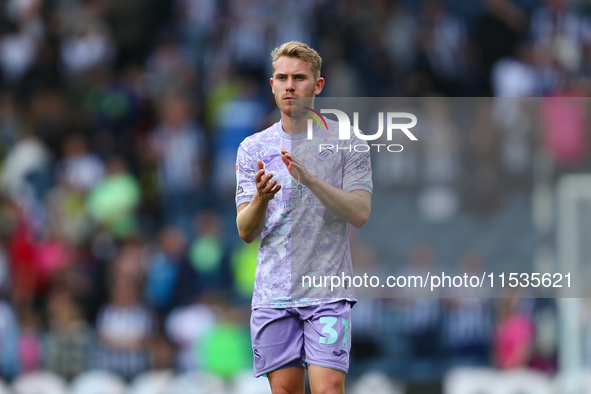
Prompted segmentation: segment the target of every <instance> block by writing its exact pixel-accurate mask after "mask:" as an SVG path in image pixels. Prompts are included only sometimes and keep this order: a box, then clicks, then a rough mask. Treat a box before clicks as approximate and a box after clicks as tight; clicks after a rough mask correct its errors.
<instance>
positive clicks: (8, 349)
mask: <svg viewBox="0 0 591 394" xmlns="http://www.w3.org/2000/svg"><path fill="white" fill-rule="evenodd" d="M18 338H19V324H18V320H17V316H16V313H15V311H14V308H13V307H12V305H10V303H9V302H7V301H5V300H0V376H2V377H4V378H8V379H10V378H13V377H14V376H16V374H17V373H18V372H19V368H20V366H19V359H18Z"/></svg>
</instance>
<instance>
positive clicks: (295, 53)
mask: <svg viewBox="0 0 591 394" xmlns="http://www.w3.org/2000/svg"><path fill="white" fill-rule="evenodd" d="M281 56H288V57H295V58H297V59H301V60H303V61H305V62H306V63H307V64H308V66H310V68H311V69H312V74H314V78H315V79H318V78H320V67H322V58H321V57H320V55H319V54H318V52H316V51H315V50H314V49H312V48H310V47H309V46H308V45H306V44H304V43H303V42H299V41H290V42H286V43H285V44H282V45H281V46H279V47H277V48H275V49H274V50H273V52H271V59H272V60H273V62H272V63H271V64H272V66H273V73H275V63H277V59H279V58H280V57H281Z"/></svg>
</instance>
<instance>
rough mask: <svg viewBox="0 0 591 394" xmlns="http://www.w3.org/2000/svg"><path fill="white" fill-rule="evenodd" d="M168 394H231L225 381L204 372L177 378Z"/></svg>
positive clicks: (189, 373) (186, 374)
mask: <svg viewBox="0 0 591 394" xmlns="http://www.w3.org/2000/svg"><path fill="white" fill-rule="evenodd" d="M168 394H229V393H228V389H227V388H226V385H225V383H224V381H223V380H222V379H220V378H218V377H217V376H214V375H211V374H207V373H204V372H198V371H194V372H187V373H184V374H182V375H179V376H178V377H176V378H175V379H174V380H173V381H172V383H171V386H170V389H169V391H168Z"/></svg>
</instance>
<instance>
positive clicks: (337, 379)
mask: <svg viewBox="0 0 591 394" xmlns="http://www.w3.org/2000/svg"><path fill="white" fill-rule="evenodd" d="M308 377H309V379H310V389H311V390H312V394H344V393H345V373H344V372H343V371H338V370H336V369H332V368H326V367H319V366H318V365H312V364H310V365H308ZM273 394H275V392H274V391H273Z"/></svg>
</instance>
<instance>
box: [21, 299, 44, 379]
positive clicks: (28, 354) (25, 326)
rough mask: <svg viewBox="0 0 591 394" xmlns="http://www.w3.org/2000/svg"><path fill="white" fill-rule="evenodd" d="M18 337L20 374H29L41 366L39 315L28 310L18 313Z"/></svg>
mask: <svg viewBox="0 0 591 394" xmlns="http://www.w3.org/2000/svg"><path fill="white" fill-rule="evenodd" d="M19 315H20V316H19V321H20V335H19V339H18V356H19V360H20V372H21V373H24V372H31V371H34V370H37V369H39V368H41V366H42V361H43V359H42V357H43V355H42V344H41V332H40V323H41V321H40V318H39V315H38V314H37V313H36V312H35V311H34V310H33V309H30V308H23V309H21V310H20V311H19Z"/></svg>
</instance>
